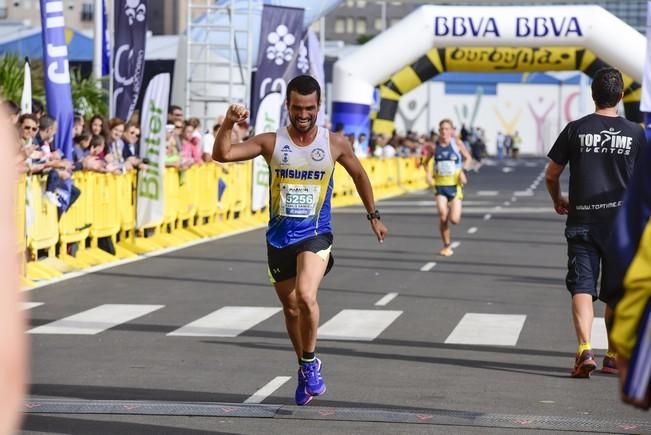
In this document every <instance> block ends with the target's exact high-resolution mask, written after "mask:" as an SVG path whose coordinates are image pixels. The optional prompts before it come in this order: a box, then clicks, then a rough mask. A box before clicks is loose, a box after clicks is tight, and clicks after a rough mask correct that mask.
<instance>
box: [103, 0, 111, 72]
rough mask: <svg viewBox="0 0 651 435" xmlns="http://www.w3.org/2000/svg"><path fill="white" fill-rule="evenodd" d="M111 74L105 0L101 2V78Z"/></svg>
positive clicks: (109, 41)
mask: <svg viewBox="0 0 651 435" xmlns="http://www.w3.org/2000/svg"><path fill="white" fill-rule="evenodd" d="M110 73H111V40H110V39H109V31H108V13H107V12H106V0H102V77H106V76H107V75H109V74H110Z"/></svg>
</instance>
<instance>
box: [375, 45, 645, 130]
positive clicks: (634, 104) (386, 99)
mask: <svg viewBox="0 0 651 435" xmlns="http://www.w3.org/2000/svg"><path fill="white" fill-rule="evenodd" d="M606 66H609V65H608V64H607V63H605V62H604V61H602V60H601V59H599V58H598V57H597V56H595V55H594V53H592V52H591V51H590V50H586V49H584V48H580V47H534V48H529V47H450V48H433V49H431V50H430V51H428V52H427V54H425V55H424V56H422V57H421V58H419V59H418V60H417V61H416V62H414V63H412V64H411V65H408V66H406V67H404V68H403V69H401V70H400V71H398V72H397V73H395V74H394V75H392V76H391V77H390V78H389V79H388V80H387V81H385V82H384V83H382V84H381V85H380V86H379V94H380V108H379V111H378V112H377V113H376V114H375V117H374V119H373V133H375V134H380V133H384V134H386V135H391V134H392V133H393V130H394V128H395V127H394V120H395V116H396V113H397V112H398V102H399V101H400V98H401V97H402V95H404V94H406V93H407V92H409V91H411V90H412V89H415V88H417V87H418V86H420V85H421V84H422V83H424V82H425V81H427V80H430V79H431V78H433V77H435V76H436V75H438V74H440V73H442V72H444V71H457V72H530V71H538V72H545V71H576V70H578V71H583V72H584V73H585V74H587V75H588V76H590V77H592V76H594V74H595V73H596V72H597V71H598V70H599V69H600V68H603V67H606ZM623 77H624V109H625V111H626V117H627V118H628V119H630V120H631V121H634V122H642V114H641V112H640V109H639V103H640V98H641V85H640V84H639V83H638V82H636V81H634V80H633V79H632V78H631V77H630V76H627V75H625V74H623Z"/></svg>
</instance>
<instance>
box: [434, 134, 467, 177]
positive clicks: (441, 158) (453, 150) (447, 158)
mask: <svg viewBox="0 0 651 435" xmlns="http://www.w3.org/2000/svg"><path fill="white" fill-rule="evenodd" d="M433 164H434V185H435V186H457V185H458V184H459V175H460V174H461V170H462V169H463V162H462V160H461V153H460V152H459V149H458V148H457V144H456V143H455V141H454V139H452V140H451V141H450V143H449V144H448V145H441V144H440V143H437V144H436V150H435V151H434V159H433Z"/></svg>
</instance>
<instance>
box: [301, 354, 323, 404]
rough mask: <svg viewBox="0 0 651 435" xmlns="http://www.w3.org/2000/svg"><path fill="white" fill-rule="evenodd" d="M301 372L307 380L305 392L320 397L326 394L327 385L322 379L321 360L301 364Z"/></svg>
mask: <svg viewBox="0 0 651 435" xmlns="http://www.w3.org/2000/svg"><path fill="white" fill-rule="evenodd" d="M299 372H301V374H302V375H303V377H304V378H305V391H306V392H307V393H308V394H309V395H311V396H320V395H321V394H323V393H325V391H326V385H325V382H324V381H323V378H322V377H321V360H320V359H318V358H315V359H314V361H310V362H303V363H301V368H300V369H299Z"/></svg>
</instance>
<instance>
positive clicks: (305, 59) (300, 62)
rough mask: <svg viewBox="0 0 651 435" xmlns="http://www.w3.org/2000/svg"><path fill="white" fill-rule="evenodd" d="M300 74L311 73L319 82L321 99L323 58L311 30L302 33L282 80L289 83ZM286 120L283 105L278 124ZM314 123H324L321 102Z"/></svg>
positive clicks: (323, 105)
mask: <svg viewBox="0 0 651 435" xmlns="http://www.w3.org/2000/svg"><path fill="white" fill-rule="evenodd" d="M302 74H308V75H311V76H312V77H314V78H315V79H316V81H317V82H319V86H320V87H321V99H322V100H323V96H324V95H325V91H324V89H325V88H324V84H325V80H324V77H325V73H324V71H323V59H322V58H321V50H320V48H319V40H318V39H317V37H316V35H315V34H314V32H312V31H311V30H307V31H306V32H304V33H303V37H302V38H301V40H300V42H299V44H298V51H297V52H296V56H294V58H293V59H292V60H291V61H290V62H289V63H288V65H287V68H286V69H285V73H284V75H283V81H284V83H289V81H290V80H291V79H293V78H294V77H296V76H299V75H302ZM321 103H323V101H321ZM287 121H288V118H287V106H286V105H283V107H282V110H281V113H280V125H286V124H287ZM316 124H317V125H324V124H325V104H321V107H320V108H319V113H318V114H317V119H316Z"/></svg>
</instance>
